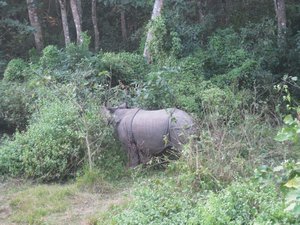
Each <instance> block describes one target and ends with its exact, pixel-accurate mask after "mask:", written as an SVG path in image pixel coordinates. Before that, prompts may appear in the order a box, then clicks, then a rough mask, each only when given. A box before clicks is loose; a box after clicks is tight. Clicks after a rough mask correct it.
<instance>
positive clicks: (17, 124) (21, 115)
mask: <svg viewBox="0 0 300 225" xmlns="http://www.w3.org/2000/svg"><path fill="white" fill-rule="evenodd" d="M34 93H35V91H33V90H32V89H30V88H28V87H27V85H26V84H20V83H16V82H6V81H0V123H1V124H2V126H3V127H7V128H8V129H9V130H10V131H14V130H15V129H16V128H18V129H20V130H23V129H25V127H26V125H27V122H28V119H29V118H30V116H31V113H32V111H33V102H34V100H35V94H34ZM2 126H1V127H2ZM0 130H1V129H0Z"/></svg>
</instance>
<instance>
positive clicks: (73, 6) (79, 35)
mask: <svg viewBox="0 0 300 225" xmlns="http://www.w3.org/2000/svg"><path fill="white" fill-rule="evenodd" d="M77 3H78V2H77V0H70V4H71V10H72V15H73V19H74V23H75V28H76V36H77V44H82V42H83V37H82V29H81V19H80V14H79V13H80V10H79V7H78V4H77Z"/></svg>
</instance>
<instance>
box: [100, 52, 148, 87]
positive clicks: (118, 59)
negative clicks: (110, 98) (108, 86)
mask: <svg viewBox="0 0 300 225" xmlns="http://www.w3.org/2000/svg"><path fill="white" fill-rule="evenodd" d="M101 63H102V67H103V70H106V71H109V72H110V76H111V79H112V83H113V86H114V85H116V84H118V82H119V81H121V82H122V83H125V84H129V83H131V82H133V81H136V80H142V79H143V78H144V76H145V74H147V71H148V65H147V64H146V62H145V60H144V58H143V57H142V56H140V55H137V54H133V53H126V52H121V53H117V54H116V53H104V54H103V56H102V59H101Z"/></svg>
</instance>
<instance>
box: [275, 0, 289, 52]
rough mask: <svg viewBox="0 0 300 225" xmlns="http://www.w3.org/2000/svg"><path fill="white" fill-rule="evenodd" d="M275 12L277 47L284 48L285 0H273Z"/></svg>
mask: <svg viewBox="0 0 300 225" xmlns="http://www.w3.org/2000/svg"><path fill="white" fill-rule="evenodd" d="M274 6H275V12H276V17H277V29H278V47H279V48H284V47H285V45H286V29H287V27H286V12H285V0H274Z"/></svg>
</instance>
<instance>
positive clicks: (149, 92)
mask: <svg viewBox="0 0 300 225" xmlns="http://www.w3.org/2000/svg"><path fill="white" fill-rule="evenodd" d="M163 75H164V72H163V71H160V72H152V73H150V74H148V75H147V79H146V82H145V83H140V84H139V83H137V86H136V88H135V95H136V98H135V99H134V101H135V102H136V103H137V105H139V106H141V107H144V108H147V109H160V108H166V107H172V106H174V103H175V96H174V94H173V88H172V86H170V84H169V83H168V81H167V80H166V78H165V77H164V76H163Z"/></svg>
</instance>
